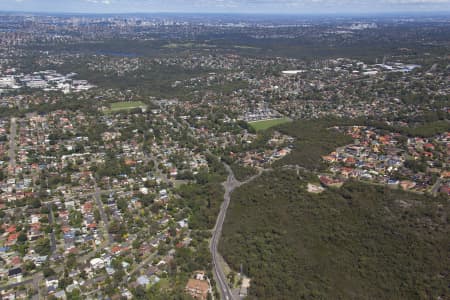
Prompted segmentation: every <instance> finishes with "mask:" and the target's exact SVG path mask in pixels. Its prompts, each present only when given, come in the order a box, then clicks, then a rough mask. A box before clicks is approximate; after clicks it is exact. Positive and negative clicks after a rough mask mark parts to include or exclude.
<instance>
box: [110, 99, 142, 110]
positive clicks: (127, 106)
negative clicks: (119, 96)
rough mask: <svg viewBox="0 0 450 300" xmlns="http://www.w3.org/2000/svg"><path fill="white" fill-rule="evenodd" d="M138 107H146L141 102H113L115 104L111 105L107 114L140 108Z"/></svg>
mask: <svg viewBox="0 0 450 300" xmlns="http://www.w3.org/2000/svg"><path fill="white" fill-rule="evenodd" d="M140 107H147V105H145V104H144V103H143V102H141V101H126V102H115V103H111V108H110V109H109V110H108V112H116V111H121V110H131V109H135V108H140Z"/></svg>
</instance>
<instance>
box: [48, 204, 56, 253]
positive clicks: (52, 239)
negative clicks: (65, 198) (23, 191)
mask: <svg viewBox="0 0 450 300" xmlns="http://www.w3.org/2000/svg"><path fill="white" fill-rule="evenodd" d="M47 208H48V210H49V212H48V222H49V224H50V225H51V226H53V223H54V215H53V209H52V205H51V204H47ZM50 242H51V252H52V255H54V254H55V252H56V237H55V229H54V228H53V230H52V232H51V233H50Z"/></svg>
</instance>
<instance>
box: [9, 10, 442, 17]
mask: <svg viewBox="0 0 450 300" xmlns="http://www.w3.org/2000/svg"><path fill="white" fill-rule="evenodd" d="M0 14H18V15H20V14H31V15H32V14H48V15H91V16H95V15H164V14H167V15H262V16H330V15H331V16H383V15H395V16H399V15H418V16H420V15H422V16H423V15H428V16H433V15H440V16H443V15H445V16H449V17H450V10H446V11H434V10H433V11H408V10H406V11H400V10H399V11H391V12H386V11H378V12H295V13H293V12H215V11H210V12H202V11H198V12H181V11H154V12H151V11H149V12H73V11H44V10H43V11H38V10H31V11H26V10H1V9H0Z"/></svg>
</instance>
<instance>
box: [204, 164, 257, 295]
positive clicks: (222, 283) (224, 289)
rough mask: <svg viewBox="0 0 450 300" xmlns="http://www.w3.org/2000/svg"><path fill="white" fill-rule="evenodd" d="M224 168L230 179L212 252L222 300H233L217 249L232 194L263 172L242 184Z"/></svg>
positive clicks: (214, 236) (218, 219)
mask: <svg viewBox="0 0 450 300" xmlns="http://www.w3.org/2000/svg"><path fill="white" fill-rule="evenodd" d="M224 166H225V169H226V170H227V172H228V178H227V180H226V181H225V182H223V183H222V185H223V187H224V188H225V194H224V196H223V203H222V206H221V207H220V212H219V216H218V217H217V221H216V225H215V226H214V229H213V234H212V238H211V243H210V251H211V254H212V263H213V274H214V277H215V279H216V282H217V285H218V288H219V291H220V294H221V295H222V299H224V300H233V299H235V297H234V296H233V293H232V292H231V289H230V287H229V285H228V281H227V278H226V276H225V272H224V270H223V266H222V265H221V264H220V254H219V251H218V250H217V248H218V245H219V241H220V236H221V235H222V228H223V223H224V221H225V217H226V214H227V210H228V206H229V205H230V199H231V193H232V192H233V191H234V190H235V189H236V188H238V187H240V186H241V185H243V184H246V183H249V182H250V181H252V180H254V179H255V178H257V177H259V176H260V175H261V174H262V172H259V174H257V175H255V176H253V177H251V178H249V179H247V180H246V181H244V182H240V181H238V180H237V179H236V177H234V174H233V171H232V170H231V168H230V166H229V165H227V164H225V163H224Z"/></svg>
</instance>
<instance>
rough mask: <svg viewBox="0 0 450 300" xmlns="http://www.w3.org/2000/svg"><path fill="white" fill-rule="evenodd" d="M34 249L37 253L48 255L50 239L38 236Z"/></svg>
mask: <svg viewBox="0 0 450 300" xmlns="http://www.w3.org/2000/svg"><path fill="white" fill-rule="evenodd" d="M34 250H35V251H36V253H38V254H39V255H49V254H50V252H51V246H50V240H49V239H48V238H40V239H38V240H37V241H36V245H35V246H34Z"/></svg>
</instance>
